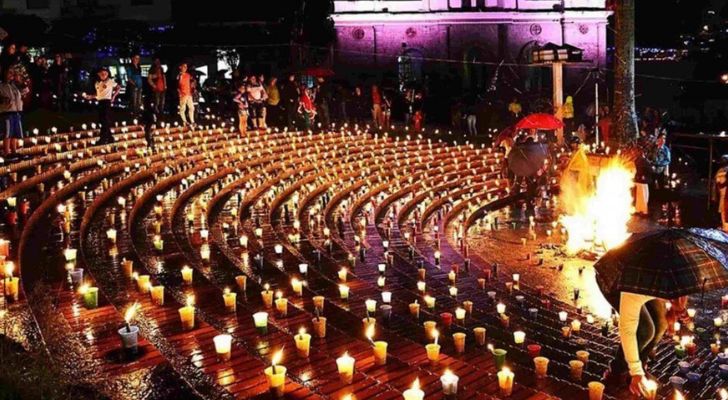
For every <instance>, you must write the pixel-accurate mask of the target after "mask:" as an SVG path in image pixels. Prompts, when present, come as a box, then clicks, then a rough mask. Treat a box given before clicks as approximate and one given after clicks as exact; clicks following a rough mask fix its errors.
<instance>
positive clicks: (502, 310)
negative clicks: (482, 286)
mask: <svg viewBox="0 0 728 400" xmlns="http://www.w3.org/2000/svg"><path fill="white" fill-rule="evenodd" d="M495 309H496V311H497V312H498V314H501V315H503V314H505V313H506V305H505V304H503V303H498V304H497V305H496V306H495Z"/></svg>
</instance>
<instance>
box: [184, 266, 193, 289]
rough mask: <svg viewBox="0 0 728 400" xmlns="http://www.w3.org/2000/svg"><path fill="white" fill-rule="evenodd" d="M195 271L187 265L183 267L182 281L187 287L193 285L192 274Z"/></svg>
mask: <svg viewBox="0 0 728 400" xmlns="http://www.w3.org/2000/svg"><path fill="white" fill-rule="evenodd" d="M193 272H194V270H193V269H192V268H190V267H189V266H188V265H185V266H184V267H182V281H183V282H184V283H185V285H191V284H192V274H193Z"/></svg>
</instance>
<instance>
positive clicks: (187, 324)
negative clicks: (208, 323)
mask: <svg viewBox="0 0 728 400" xmlns="http://www.w3.org/2000/svg"><path fill="white" fill-rule="evenodd" d="M194 304H195V297H194V296H187V303H186V305H185V306H184V307H182V308H180V309H179V318H180V321H181V322H182V329H183V330H185V331H187V330H191V329H194V327H195V307H194Z"/></svg>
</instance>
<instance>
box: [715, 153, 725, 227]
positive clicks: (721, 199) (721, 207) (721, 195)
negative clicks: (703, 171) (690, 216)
mask: <svg viewBox="0 0 728 400" xmlns="http://www.w3.org/2000/svg"><path fill="white" fill-rule="evenodd" d="M726 194H728V154H724V155H723V156H722V157H721V158H720V168H719V169H718V172H716V173H715V190H714V191H713V196H714V200H715V201H716V202H717V203H718V212H720V222H721V229H722V230H723V232H728V196H727V195H726Z"/></svg>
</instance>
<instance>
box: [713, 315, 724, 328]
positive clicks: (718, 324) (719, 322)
mask: <svg viewBox="0 0 728 400" xmlns="http://www.w3.org/2000/svg"><path fill="white" fill-rule="evenodd" d="M713 325H715V327H716V328H720V327H722V326H723V318H721V317H715V318H713Z"/></svg>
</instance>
